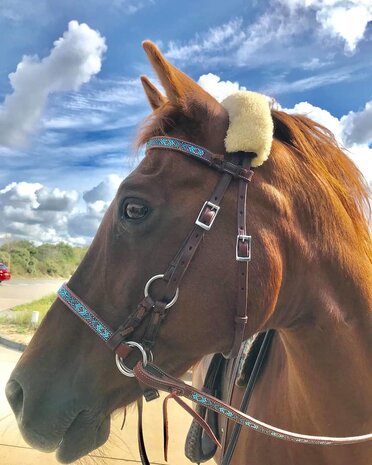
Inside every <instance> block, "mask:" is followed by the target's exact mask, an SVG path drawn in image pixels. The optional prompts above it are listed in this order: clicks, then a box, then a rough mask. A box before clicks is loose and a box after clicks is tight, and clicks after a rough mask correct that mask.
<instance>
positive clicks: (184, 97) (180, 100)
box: [142, 40, 221, 116]
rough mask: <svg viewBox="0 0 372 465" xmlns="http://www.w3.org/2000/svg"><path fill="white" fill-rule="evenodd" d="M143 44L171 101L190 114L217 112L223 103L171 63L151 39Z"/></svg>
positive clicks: (201, 114)
mask: <svg viewBox="0 0 372 465" xmlns="http://www.w3.org/2000/svg"><path fill="white" fill-rule="evenodd" d="M142 46H143V48H144V50H145V52H146V54H147V56H148V59H149V61H150V63H151V65H152V66H153V68H154V70H155V72H156V74H157V75H158V77H159V79H160V82H161V84H162V86H163V87H164V89H165V92H166V94H167V97H168V98H169V100H170V102H171V103H172V104H173V105H175V106H177V107H178V108H180V109H181V110H182V111H183V112H184V113H186V114H187V115H188V116H195V115H200V116H203V111H201V110H207V111H209V112H210V113H217V112H218V111H219V109H220V108H221V105H220V104H219V103H218V102H217V100H216V99H215V98H213V97H212V96H211V95H210V94H208V93H207V92H206V91H205V90H204V89H202V87H200V86H199V85H198V84H197V83H196V82H195V81H194V80H192V79H191V78H190V77H188V76H187V75H186V74H184V73H183V72H182V71H180V70H179V69H177V68H176V67H175V66H173V65H172V64H170V63H169V62H168V60H167V59H166V58H165V57H164V56H163V54H162V53H161V51H160V50H159V49H158V47H157V46H156V45H155V44H154V43H153V42H151V41H150V40H145V41H144V42H143V43H142Z"/></svg>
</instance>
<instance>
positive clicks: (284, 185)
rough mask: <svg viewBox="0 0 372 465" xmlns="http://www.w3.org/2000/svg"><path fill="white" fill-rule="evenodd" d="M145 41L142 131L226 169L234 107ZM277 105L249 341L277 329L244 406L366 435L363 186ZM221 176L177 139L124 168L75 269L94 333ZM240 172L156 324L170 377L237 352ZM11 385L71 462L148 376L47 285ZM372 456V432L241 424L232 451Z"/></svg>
mask: <svg viewBox="0 0 372 465" xmlns="http://www.w3.org/2000/svg"><path fill="white" fill-rule="evenodd" d="M143 47H144V50H145V52H146V54H147V57H148V59H149V61H150V63H151V65H152V66H153V68H154V70H155V72H156V74H157V76H158V78H159V80H160V82H161V84H162V86H163V88H164V89H165V94H166V95H163V94H162V93H161V92H160V91H159V90H158V89H157V88H156V87H155V86H154V85H153V84H152V83H151V82H150V81H149V79H148V78H147V77H145V76H142V78H141V79H142V84H143V87H144V90H145V93H146V95H147V98H148V100H149V103H150V105H151V107H152V110H153V112H152V114H151V115H150V116H149V117H148V118H147V119H146V120H145V122H144V123H143V125H142V128H141V130H140V133H139V136H138V139H137V142H138V145H139V146H141V145H143V144H144V143H146V142H148V141H149V140H150V139H151V138H154V137H155V138H156V137H158V138H161V137H167V138H173V139H174V140H181V141H186V142H187V143H188V144H191V145H192V147H194V148H195V147H203V148H205V150H207V151H208V152H210V153H213V154H215V157H216V159H217V161H218V159H219V161H220V165H221V166H224V167H225V168H226V166H227V165H223V163H224V161H223V160H224V155H225V152H226V150H225V145H224V144H225V137H226V133H227V131H228V129H229V115H228V112H227V110H226V109H225V108H224V107H223V106H222V105H221V104H220V103H219V102H217V100H215V99H214V98H213V97H212V96H211V95H209V94H208V93H207V92H206V91H205V90H203V89H202V88H201V87H200V86H199V85H198V84H197V83H196V82H195V81H194V80H192V79H191V78H190V77H188V76H187V75H185V74H184V73H183V72H181V71H180V70H179V69H177V68H176V67H175V66H173V65H172V64H171V63H169V62H168V60H167V59H166V58H165V57H164V56H163V55H162V53H161V52H160V50H159V49H158V48H157V47H156V46H155V45H154V44H153V43H152V42H150V41H145V42H144V43H143ZM271 117H272V121H273V141H272V146H271V152H270V156H269V158H268V160H267V161H266V162H265V163H264V164H263V165H262V166H260V167H257V168H256V169H255V173H254V177H253V179H252V182H250V183H249V188H248V201H247V203H246V204H245V206H244V208H246V207H247V208H248V216H247V224H246V229H247V231H248V232H249V235H250V236H251V237H252V244H251V245H252V257H251V258H252V260H251V262H250V264H249V284H248V292H247V293H246V297H247V308H248V319H247V321H246V324H245V325H244V327H243V329H244V331H243V334H242V335H243V340H247V339H248V338H250V337H251V336H252V335H254V334H256V333H259V332H263V331H267V330H275V331H274V335H273V338H272V341H271V346H270V350H269V353H268V356H267V358H266V360H265V364H264V366H263V368H262V370H261V372H260V375H259V377H258V379H257V382H256V385H255V388H254V391H253V394H252V398H251V400H250V404H249V414H251V415H253V416H255V417H256V418H259V419H261V420H262V421H264V422H268V423H270V424H273V425H275V426H277V427H279V428H283V429H286V430H291V431H295V432H298V433H303V434H311V435H328V436H351V435H363V434H366V433H367V432H368V431H371V429H372V406H371V402H370V398H371V392H372V372H371V370H370V369H369V368H370V361H371V356H372V337H371V323H372V313H371V303H372V282H371V278H372V273H371V262H372V247H371V240H370V236H369V230H368V222H367V219H366V216H367V215H366V205H367V202H368V191H367V188H366V185H365V182H364V180H363V177H362V175H361V173H360V172H359V171H358V169H357V168H356V166H355V165H354V164H353V162H352V161H351V160H350V159H349V158H348V157H347V156H346V154H345V153H344V152H343V150H342V149H341V148H340V147H339V146H338V144H337V142H336V141H335V139H334V137H333V136H332V135H331V134H330V133H329V132H328V131H327V130H326V129H325V128H324V127H322V126H320V125H319V124H317V123H315V122H313V121H311V120H310V119H308V118H307V117H305V116H300V115H289V114H287V113H284V112H282V111H280V110H278V109H274V108H272V109H271ZM243 156H244V154H243ZM240 158H241V157H240ZM253 160H254V158H253ZM230 164H231V163H230ZM225 168H224V169H225ZM226 169H227V168H226ZM220 175H221V173H219V172H218V170H211V169H209V168H208V166H206V165H204V166H203V165H202V164H200V163H196V162H195V161H194V160H192V159H191V158H190V157H186V156H182V155H180V154H179V153H177V151H175V150H173V149H172V147H166V148H165V147H159V146H153V147H151V150H149V151H148V152H147V153H146V156H145V157H144V158H143V160H142V161H141V162H140V163H139V165H138V167H137V168H136V169H135V170H134V171H133V172H132V173H131V174H130V175H129V176H128V177H127V178H126V179H124V181H123V182H122V184H121V185H120V187H119V189H118V191H117V194H116V196H115V198H114V200H113V201H112V203H111V205H110V206H109V208H108V210H107V212H106V214H105V216H104V218H103V220H102V222H101V225H100V227H99V229H98V231H97V234H96V236H95V238H94V240H93V242H92V244H91V246H90V247H89V249H88V251H87V253H86V255H85V257H84V258H83V260H82V262H81V264H80V265H79V266H78V268H77V270H76V271H75V273H74V274H73V275H72V277H71V278H70V280H69V283H68V288H69V289H70V290H72V291H71V292H73V293H74V295H76V296H80V298H81V299H83V300H84V302H86V305H87V306H88V305H89V307H91V308H93V309H95V311H96V315H97V318H99V321H98V323H97V321H96V329H97V328H98V327H99V331H100V333H101V336H102V337H103V336H104V332H102V331H104V330H105V328H103V329H102V325H101V323H100V322H108V324H109V325H110V326H111V327H113V328H117V327H120V325H121V323H122V322H123V320H125V319H126V318H128V316H129V315H130V314H131V313H132V312H133V309H134V308H136V306H137V303H138V301H139V300H140V299H142V295H143V288H144V286H145V284H146V283H147V284H148V281H149V278H150V277H152V276H155V277H158V275H159V273H164V270H166V269H167V266H168V264H169V263H170V262H171V260H172V258H173V257H174V256H175V254H176V252H177V250H178V249H179V247H180V244H182V241H184V238H185V237H187V233H188V232H189V230H190V227H191V226H192V225H193V221H194V218H195V217H197V216H198V212H199V211H200V207H201V206H202V205H203V203H204V202H205V200H206V199H208V198H209V196H210V192H212V190H213V187H214V186H215V184H216V182H217V180H218V179H219V177H220ZM239 183H240V181H239V180H238V179H237V178H234V179H233V180H232V182H231V184H230V186H229V187H228V188H227V189H226V192H225V195H224V197H223V200H222V202H221V205H220V207H221V208H220V211H219V214H218V216H217V218H216V220H215V224H214V225H213V230H211V231H210V232H208V234H206V235H205V237H203V239H202V241H201V242H200V246H199V249H198V252H197V253H196V254H195V256H194V258H193V260H192V261H191V263H190V265H189V267H188V269H187V272H185V273H184V277H183V280H182V286H181V287H180V289H179V295H177V297H178V300H177V301H176V302H172V303H174V305H173V307H172V309H171V310H170V311H169V312H168V315H167V318H166V319H164V320H163V321H162V325H161V326H160V327H157V332H156V339H155V344H154V347H153V350H152V355H153V358H154V362H156V364H157V365H158V366H160V367H161V368H162V370H164V371H166V372H169V373H170V374H171V375H173V376H180V375H182V374H183V373H185V372H186V371H187V370H188V369H189V368H190V367H192V366H194V365H195V364H196V363H197V362H198V361H199V360H201V359H202V358H203V357H204V356H206V355H208V354H212V353H225V354H226V353H229V351H231V347H232V345H233V341H234V338H235V336H236V332H235V330H234V322H235V318H236V300H237V295H236V287H237V283H238V282H239V279H240V270H241V269H240V268H239V266H238V265H237V261H236V256H235V253H236V251H235V248H236V239H237V236H236V208H237V200H236V194H237V190H238V186H239V185H240V184H239ZM215 213H216V211H215ZM198 218H200V215H199V216H198ZM163 284H164V283H163V279H161V278H160V279H157V280H156V281H155V282H152V283H151V296H152V298H153V299H155V300H156V299H159V301H160V304H161V303H162V302H161V299H162V295H163V292H164V286H163ZM173 300H174V299H173ZM166 303H167V302H166ZM166 303H164V305H165V304H166ZM168 303H169V302H168ZM160 304H159V305H160ZM164 305H163V307H164ZM149 308H150V311H149V312H147V313H146V314H145V313H144V312H143V313H142V314H141V315H142V317H143V318H141V320H140V322H139V323H138V324H137V326H136V325H134V332H133V335H132V336H131V338H132V339H133V341H134V342H136V341H137V342H136V343H137V344H138V342H141V340H142V338H143V337H144V335H145V333H146V327H148V325H147V324H146V323H147V322H148V321H150V320H151V319H152V318H153V314H152V313H151V305H150V306H149ZM147 310H148V309H147ZM137 316H138V315H137ZM138 321H139V320H138ZM151 321H152V320H151ZM102 324H103V323H102ZM97 325H98V326H97ZM106 329H107V328H106ZM97 331H98V329H97ZM97 331H96V332H97ZM133 344H134V343H133ZM122 355H124V354H123V353H122ZM126 355H127V358H126V359H125V363H126V364H127V365H128V366H129V365H131V366H133V365H134V363H135V362H136V361H137V360H138V357H137V356H138V353H137V350H132V351H131V352H130V351H127V353H126ZM6 393H7V397H8V400H9V403H10V405H11V407H12V409H13V411H14V413H15V416H16V418H17V421H18V426H19V429H20V431H21V433H22V435H23V437H24V439H25V440H26V441H27V442H28V443H29V444H30V445H31V446H32V447H34V448H37V449H40V450H43V451H46V452H51V451H56V454H57V458H58V460H59V461H60V462H62V463H70V462H72V461H74V460H76V459H78V458H80V457H83V456H84V455H86V454H88V453H89V452H90V451H92V450H93V449H95V448H97V447H99V446H101V445H102V444H103V443H104V442H105V441H106V440H107V438H108V436H109V430H110V416H111V414H112V413H113V412H114V411H115V410H117V409H119V408H122V407H123V406H127V405H129V404H131V403H132V402H134V401H135V400H136V399H138V398H139V397H141V395H142V393H143V391H142V389H141V385H140V383H139V382H138V381H137V380H136V379H135V378H132V377H124V376H122V374H121V373H120V372H119V370H118V369H117V365H116V362H115V357H114V356H113V354H112V352H111V351H110V350H108V349H107V347H106V346H105V344H102V343H101V341H99V340H97V337H96V335H94V334H93V333H92V332H91V331H89V329H88V328H87V326H86V325H83V324H82V323H81V321H79V319H78V318H76V316H75V315H74V314H73V313H72V312H71V311H68V310H67V309H66V304H65V303H64V301H63V300H61V299H56V301H55V302H54V303H53V305H52V306H51V308H50V310H49V311H48V313H47V315H46V316H45V318H44V320H43V322H42V323H41V325H40V327H39V328H38V330H37V332H36V334H35V336H34V337H33V339H32V341H31V342H30V344H29V346H28V347H27V349H26V351H25V352H24V353H23V355H22V357H21V358H20V360H19V362H18V363H17V365H16V367H15V368H14V371H13V372H12V374H11V377H10V380H9V382H8V384H7V387H6ZM241 397H242V389H241V388H239V387H236V388H234V393H233V396H232V406H235V407H239V404H240V401H241ZM219 455H220V457H217V460H221V455H222V454H221V453H220V454H219ZM371 457H372V446H371V442H365V443H360V444H349V445H338V446H324V445H323V446H320V445H315V444H301V443H293V442H287V441H283V440H279V439H275V438H272V437H268V436H265V435H261V434H258V433H257V432H254V431H252V430H248V429H247V430H242V431H241V434H240V437H239V440H238V443H237V445H236V448H235V453H234V455H233V457H232V459H231V462H230V463H231V464H232V465H237V464H239V465H241V464H245V465H258V464H265V465H269V464H274V463H275V465H298V464H301V465H314V464H317V465H331V464H332V465H333V464H337V465H346V464H347V465H349V464H350V463H353V464H354V465H367V464H368V463H370V460H371Z"/></svg>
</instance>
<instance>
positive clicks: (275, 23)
mask: <svg viewBox="0 0 372 465" xmlns="http://www.w3.org/2000/svg"><path fill="white" fill-rule="evenodd" d="M371 20H372V2H371V0H271V1H270V2H269V3H268V4H267V5H266V8H265V11H264V12H263V13H262V14H261V15H258V16H257V17H256V18H255V20H254V22H252V23H248V24H245V23H244V22H243V20H242V18H235V19H233V20H230V21H228V22H226V23H223V24H221V25H220V26H217V27H214V28H211V29H210V30H209V31H207V32H205V33H201V34H195V36H194V38H192V39H191V40H189V41H188V42H186V43H180V42H174V41H172V42H169V44H168V50H167V52H166V56H167V57H168V58H170V59H172V60H176V61H178V62H181V63H186V64H189V63H199V64H206V63H208V64H209V65H213V64H216V63H219V64H222V63H223V64H229V63H233V64H234V65H235V66H247V67H255V66H258V65H261V64H262V63H267V62H280V61H283V60H285V63H286V65H287V66H289V67H299V66H301V63H299V60H300V59H302V58H303V56H304V53H306V56H308V59H307V62H306V64H307V69H309V68H310V69H314V67H318V65H319V64H320V65H321V66H324V60H323V57H322V55H324V49H325V48H332V47H336V48H337V46H338V45H339V44H344V45H345V52H346V53H347V54H349V53H350V52H354V51H355V49H356V47H357V45H358V43H359V42H360V41H361V40H362V39H363V37H364V34H365V31H366V29H367V25H368V23H369V21H371ZM304 36H305V37H306V38H307V42H309V38H311V39H312V40H311V48H310V47H307V48H306V44H304V43H303V40H300V41H299V42H297V43H296V39H298V38H301V37H302V39H303V37H304ZM324 37H326V38H327V41H325V40H324ZM314 45H317V46H316V47H314ZM310 54H311V55H310ZM317 54H319V55H321V57H320V56H317ZM309 55H310V56H309ZM328 61H329V60H327V59H326V60H325V63H327V64H328ZM306 64H305V69H306Z"/></svg>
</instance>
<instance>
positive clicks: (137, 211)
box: [122, 201, 149, 220]
mask: <svg viewBox="0 0 372 465" xmlns="http://www.w3.org/2000/svg"><path fill="white" fill-rule="evenodd" d="M148 212H149V208H148V207H147V206H146V205H143V204H141V203H139V202H134V201H132V202H126V203H125V204H124V208H123V215H122V217H123V218H126V219H129V220H141V219H142V218H144V217H145V216H146V215H147V214H148Z"/></svg>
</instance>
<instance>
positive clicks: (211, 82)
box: [198, 73, 247, 102]
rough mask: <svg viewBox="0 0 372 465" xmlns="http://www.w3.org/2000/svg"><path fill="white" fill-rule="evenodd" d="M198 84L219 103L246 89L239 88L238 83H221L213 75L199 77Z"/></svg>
mask: <svg viewBox="0 0 372 465" xmlns="http://www.w3.org/2000/svg"><path fill="white" fill-rule="evenodd" d="M198 84H199V85H200V86H201V87H203V89H205V90H206V91H207V92H209V93H210V94H211V95H212V96H213V97H214V98H216V99H217V100H218V101H219V102H221V101H222V100H223V99H224V98H226V97H227V96H229V95H230V94H233V93H234V92H238V91H239V90H247V88H246V87H244V86H240V85H239V83H238V82H231V81H221V78H220V77H219V76H217V75H216V74H213V73H208V74H203V75H202V76H200V78H199V79H198Z"/></svg>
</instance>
